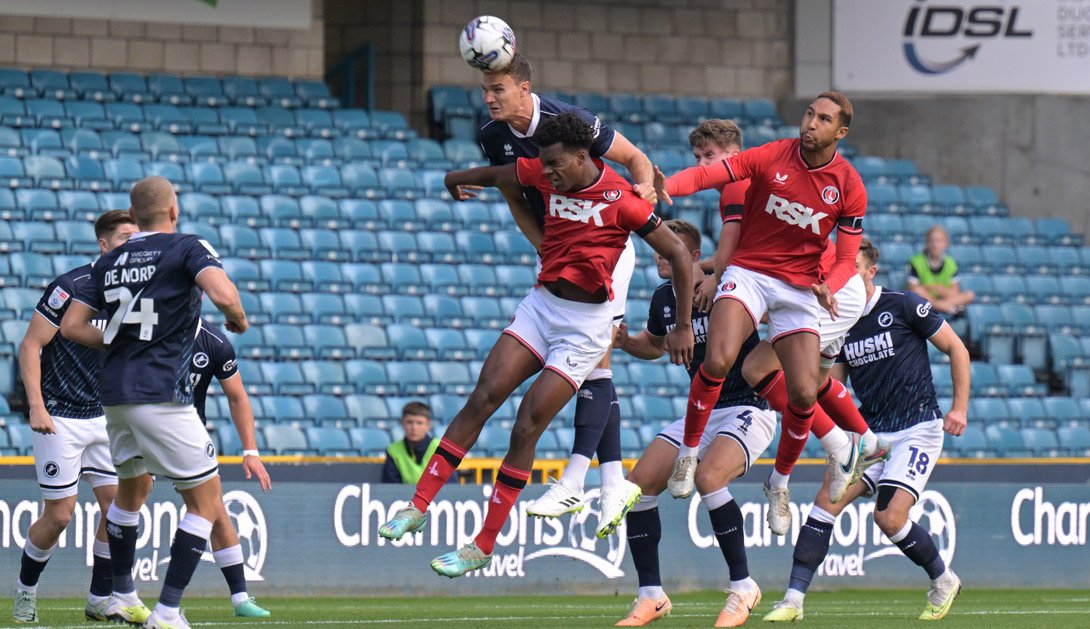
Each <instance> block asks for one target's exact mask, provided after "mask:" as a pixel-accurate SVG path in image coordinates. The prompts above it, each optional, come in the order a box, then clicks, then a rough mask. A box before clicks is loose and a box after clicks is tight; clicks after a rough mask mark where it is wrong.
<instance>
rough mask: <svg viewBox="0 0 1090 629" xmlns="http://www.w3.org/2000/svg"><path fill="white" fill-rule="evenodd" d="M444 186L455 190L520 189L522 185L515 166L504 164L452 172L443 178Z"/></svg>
mask: <svg viewBox="0 0 1090 629" xmlns="http://www.w3.org/2000/svg"><path fill="white" fill-rule="evenodd" d="M443 185H445V186H446V187H447V190H454V189H455V188H457V187H458V186H484V187H486V188H507V187H512V186H514V187H518V186H519V185H520V184H519V179H518V170H517V167H516V166H515V164H504V165H502V166H481V167H478V168H470V169H468V170H452V171H450V172H448V173H447V176H446V177H444V178H443ZM451 194H454V193H453V192H452V193H451ZM455 198H457V197H455Z"/></svg>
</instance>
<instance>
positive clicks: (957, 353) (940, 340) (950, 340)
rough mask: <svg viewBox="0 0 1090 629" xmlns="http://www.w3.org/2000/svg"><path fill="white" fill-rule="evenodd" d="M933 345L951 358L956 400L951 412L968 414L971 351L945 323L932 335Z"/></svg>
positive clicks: (951, 372)
mask: <svg viewBox="0 0 1090 629" xmlns="http://www.w3.org/2000/svg"><path fill="white" fill-rule="evenodd" d="M930 341H931V343H932V344H933V345H934V346H935V347H937V348H938V349H939V351H941V352H942V353H944V354H946V355H947V356H949V357H950V379H951V380H953V383H954V399H953V401H952V402H951V406H950V410H952V411H957V412H960V413H966V412H968V410H969V384H970V376H969V374H970V367H969V350H967V349H965V343H963V342H962V341H961V338H960V337H959V336H958V335H957V333H956V332H954V329H953V328H951V327H950V324H949V323H943V324H942V327H940V328H939V331H938V332H935V333H934V334H932V335H931V339H930Z"/></svg>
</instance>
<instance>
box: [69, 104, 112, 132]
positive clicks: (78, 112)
mask: <svg viewBox="0 0 1090 629" xmlns="http://www.w3.org/2000/svg"><path fill="white" fill-rule="evenodd" d="M64 110H65V113H66V114H67V116H68V117H69V118H71V119H72V120H74V121H75V123H76V126H77V127H81V128H84V129H93V130H99V131H110V130H112V129H113V128H114V124H113V122H112V121H111V120H110V119H109V118H107V117H106V110H105V109H104V108H103V107H102V105H100V104H99V103H95V102H86V101H68V102H66V103H65V104H64Z"/></svg>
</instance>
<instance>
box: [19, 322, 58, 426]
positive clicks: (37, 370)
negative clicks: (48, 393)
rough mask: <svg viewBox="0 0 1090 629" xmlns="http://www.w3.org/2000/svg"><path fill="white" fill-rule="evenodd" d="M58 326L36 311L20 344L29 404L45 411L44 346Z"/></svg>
mask: <svg viewBox="0 0 1090 629" xmlns="http://www.w3.org/2000/svg"><path fill="white" fill-rule="evenodd" d="M56 334H57V328H55V327H53V324H52V323H50V322H49V321H47V320H46V318H45V317H43V316H42V315H40V314H38V313H37V312H35V313H34V314H33V315H32V316H31V318H30V325H29V326H27V330H26V334H25V335H24V336H23V342H22V343H20V344H19V373H20V374H22V377H23V388H24V389H26V398H27V406H29V407H30V408H31V409H35V410H38V411H42V412H45V410H46V408H45V400H44V399H43V398H42V348H43V347H45V346H46V345H48V344H49V343H50V341H52V340H53V337H54V336H55V335H56Z"/></svg>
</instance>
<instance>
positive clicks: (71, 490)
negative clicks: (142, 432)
mask: <svg viewBox="0 0 1090 629" xmlns="http://www.w3.org/2000/svg"><path fill="white" fill-rule="evenodd" d="M53 429H54V431H55V432H54V433H53V434H52V435H43V434H41V433H38V432H35V433H32V434H31V437H30V439H31V444H33V446H34V469H35V471H37V473H38V486H40V487H41V488H42V496H43V497H44V498H45V499H46V500H62V499H64V498H67V497H69V496H75V495H76V494H78V493H79V479H80V477H81V476H87V481H88V482H89V483H91V487H96V488H97V487H102V486H104V485H116V484H117V472H116V471H115V470H114V464H113V461H112V460H111V459H110V439H109V437H107V436H106V418H105V417H94V418H92V419H69V418H67V417H54V418H53Z"/></svg>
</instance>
